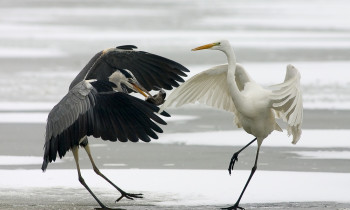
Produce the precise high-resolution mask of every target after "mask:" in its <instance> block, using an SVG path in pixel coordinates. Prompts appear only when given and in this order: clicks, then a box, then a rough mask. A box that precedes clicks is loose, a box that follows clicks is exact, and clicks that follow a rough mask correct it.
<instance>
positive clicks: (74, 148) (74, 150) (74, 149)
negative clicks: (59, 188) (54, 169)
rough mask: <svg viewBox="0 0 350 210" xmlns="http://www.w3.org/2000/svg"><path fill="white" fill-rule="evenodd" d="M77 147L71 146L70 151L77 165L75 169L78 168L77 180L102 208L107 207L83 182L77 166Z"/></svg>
mask: <svg viewBox="0 0 350 210" xmlns="http://www.w3.org/2000/svg"><path fill="white" fill-rule="evenodd" d="M78 149H79V147H78V146H74V147H73V148H72V152H73V156H74V160H75V163H76V165H77V170H78V178H79V182H80V183H81V184H82V185H83V186H84V187H85V188H86V189H87V190H88V191H89V193H90V194H91V195H92V197H94V198H95V200H96V201H97V203H98V204H100V206H101V207H102V208H103V209H107V207H106V206H105V205H103V203H102V202H101V201H100V200H99V199H98V198H97V197H96V195H95V194H94V193H93V192H92V191H91V190H90V188H89V186H88V185H87V184H86V183H85V181H84V179H83V177H82V176H81V173H80V166H79V152H78Z"/></svg>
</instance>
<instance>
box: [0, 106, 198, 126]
mask: <svg viewBox="0 0 350 210" xmlns="http://www.w3.org/2000/svg"><path fill="white" fill-rule="evenodd" d="M6 109H7V108H6ZM28 109H31V108H30V107H29V108H28ZM33 109H35V108H33ZM47 116H48V113H47V112H0V123H46V120H47ZM196 118H197V117H196V116H188V115H172V116H171V117H163V119H164V120H165V121H166V122H173V121H184V120H193V119H196Z"/></svg>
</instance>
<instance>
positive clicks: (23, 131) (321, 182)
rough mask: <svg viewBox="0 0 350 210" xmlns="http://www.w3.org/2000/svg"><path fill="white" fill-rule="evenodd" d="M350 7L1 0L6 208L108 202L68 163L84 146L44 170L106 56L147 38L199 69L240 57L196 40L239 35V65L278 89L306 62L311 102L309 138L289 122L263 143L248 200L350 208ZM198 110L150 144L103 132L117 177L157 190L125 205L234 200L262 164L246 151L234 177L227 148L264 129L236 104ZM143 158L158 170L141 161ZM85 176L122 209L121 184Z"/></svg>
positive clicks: (256, 0)
mask: <svg viewBox="0 0 350 210" xmlns="http://www.w3.org/2000/svg"><path fill="white" fill-rule="evenodd" d="M349 6H350V3H349V1H346V0H335V1H326V0H317V1H316V0H312V1H307V2H306V1H302V0H296V1H295V0H293V1H278V0H273V1H260V0H253V1H243V0H238V1H234V2H233V1H231V0H223V1H215V2H214V1H210V0H193V1H187V0H177V1H155V0H147V1H124V0H122V1H113V0H101V1H92V0H84V1H82V0H78V1H70V0H67V1H59V0H53V1H38V0H19V1H12V0H3V1H1V2H0V73H1V77H0V87H1V88H0V96H1V100H0V130H1V136H0V151H1V153H2V154H0V167H1V170H0V179H1V182H0V189H1V190H0V197H1V198H0V208H1V209H58V208H67V209H72V208H76V209H86V208H93V207H96V203H95V202H94V201H93V200H92V198H91V197H90V195H88V192H87V191H85V189H83V187H82V186H81V185H80V183H79V182H78V180H77V174H76V171H75V170H73V169H67V168H69V167H71V168H73V167H74V161H73V158H72V156H69V155H71V154H67V156H66V157H65V159H63V161H62V162H61V163H60V164H56V163H55V165H54V166H57V167H61V169H56V170H53V169H50V170H48V171H47V172H46V173H42V172H41V171H40V169H39V168H40V162H41V158H40V155H42V147H43V142H44V133H45V126H44V123H45V121H46V117H47V113H48V112H49V110H50V109H51V108H52V107H53V106H54V105H55V104H56V103H57V102H58V101H59V100H60V99H61V98H62V97H63V96H64V95H65V94H66V93H67V90H68V86H69V84H70V82H71V81H72V79H73V78H74V77H75V75H76V74H77V73H78V72H79V71H80V70H81V69H82V68H83V67H84V65H85V64H86V63H87V62H88V61H89V59H90V58H91V57H92V56H93V55H95V53H97V52H98V51H100V50H103V49H105V48H110V47H115V46H117V45H124V44H134V45H137V46H138V47H139V49H140V50H144V51H148V52H152V53H156V54H159V55H163V56H165V57H168V58H170V59H173V60H176V61H178V62H180V63H181V64H183V65H185V66H186V67H188V68H189V69H190V70H191V72H190V73H189V76H193V75H194V74H196V73H198V72H200V71H202V70H205V69H208V68H210V67H212V66H214V65H217V64H221V63H225V62H226V59H225V57H224V55H223V54H222V53H219V52H212V51H201V52H191V51H190V49H192V48H194V47H196V46H198V45H201V44H206V43H208V42H212V41H216V40H219V39H228V40H230V42H231V43H232V45H233V47H234V49H235V51H236V54H237V59H238V61H239V62H240V63H241V64H243V66H245V68H246V70H247V71H248V73H249V74H250V75H251V77H252V78H253V79H254V80H256V81H257V82H259V83H260V84H262V85H264V86H268V85H272V84H276V83H280V82H282V81H283V79H284V75H285V69H286V66H287V65H288V64H293V65H294V66H295V67H296V68H298V69H299V71H300V72H301V76H302V78H301V86H302V89H303V96H304V107H305V108H306V110H305V124H304V126H305V127H306V128H305V129H304V131H303V134H302V137H301V139H300V142H298V144H297V145H296V146H293V145H291V144H290V141H291V139H290V138H288V137H287V135H286V132H283V133H279V132H274V133H272V135H270V136H269V138H268V139H266V141H265V142H264V143H263V146H264V147H265V148H264V151H263V152H262V156H261V159H262V162H261V165H259V167H260V166H261V167H262V168H264V167H265V169H266V170H269V171H266V170H261V171H260V170H258V171H257V173H256V175H255V177H254V179H253V180H252V182H251V184H250V186H249V188H248V189H247V192H246V194H245V196H244V197H243V200H242V203H244V204H245V206H247V209H248V208H252V209H306V208H307V209H317V210H318V209H349V208H350V204H349V203H350V199H349V196H348V195H349V190H348V186H349V184H350V183H349V180H350V177H349V175H348V173H345V172H348V160H349V148H350V145H349V143H348V141H347V136H349V125H350V120H348V119H347V116H350V115H349V112H348V111H349V107H350V61H349V58H350V22H349V21H348V20H349V18H350V13H349V12H348V8H349ZM197 107H201V106H199V105H192V106H189V108H188V109H187V108H186V107H185V108H184V109H182V111H177V112H176V111H175V114H172V117H171V118H167V119H166V121H167V122H169V123H168V126H167V127H166V128H165V131H166V132H165V133H164V134H161V135H160V139H159V140H158V141H152V143H151V144H150V146H149V147H148V146H147V145H148V144H136V145H132V146H129V144H126V145H127V146H125V145H124V144H116V147H115V148H117V149H116V150H113V148H112V147H110V144H109V143H110V142H104V143H101V142H100V141H99V140H96V141H99V142H98V143H95V142H92V144H91V146H92V149H93V150H95V151H96V159H97V160H99V161H102V160H103V158H106V160H105V162H102V163H101V165H102V167H107V168H108V167H109V168H112V167H115V168H123V169H122V170H113V169H112V170H111V169H103V172H105V173H106V175H108V176H109V177H110V178H111V179H112V180H117V181H118V182H117V183H120V184H121V185H122V186H121V187H122V188H123V189H125V190H127V191H132V192H142V193H144V194H145V196H146V198H145V199H143V200H136V201H122V203H121V205H125V208H127V209H145V208H146V209H153V208H154V209H174V208H177V209H215V208H219V207H222V205H224V206H226V205H232V204H233V202H234V201H235V199H236V198H237V196H238V194H239V192H240V190H241V189H242V187H243V184H244V183H245V181H246V178H247V176H248V174H249V171H247V170H248V169H249V168H248V165H249V164H248V165H247V160H246V159H245V158H246V157H245V156H244V155H242V157H241V159H240V161H241V162H240V163H241V165H242V166H243V167H245V168H244V170H237V171H234V174H233V175H232V176H231V177H230V176H228V174H227V171H226V162H225V163H223V161H222V158H227V157H228V154H230V155H231V153H232V152H233V148H232V147H234V149H238V147H240V146H242V145H244V144H246V143H247V141H248V140H247V139H249V140H250V136H249V135H248V134H246V133H244V131H241V130H240V131H238V130H236V129H235V128H234V126H233V123H232V118H230V119H226V118H223V117H222V115H227V114H222V113H221V115H220V113H219V112H214V111H213V110H212V112H210V110H209V109H206V110H204V111H203V110H196V108H197ZM193 108H194V109H193ZM170 111H172V110H170ZM194 113H197V115H195V114H194ZM198 113H199V114H198ZM209 118H210V119H209ZM9 123H10V124H9ZM228 124H229V126H228ZM340 128H342V129H340ZM213 139H215V141H213ZM23 142H25V143H23ZM154 143H156V144H154ZM20 145H23V147H21V146H20ZM147 148H148V149H152V148H157V150H155V149H154V150H150V152H147V151H149V150H147ZM287 148H288V149H287ZM178 149H181V150H178ZM253 150H255V149H254V148H253ZM248 151H249V149H248ZM162 152H163V153H164V152H165V153H167V154H163V153H162ZM264 152H265V153H264ZM120 153H122V155H123V156H118V155H120ZM135 154H137V155H135ZM191 154H193V155H194V156H191ZM214 154H215V155H216V154H217V156H212V155H214ZM247 154H250V153H249V152H247ZM252 154H253V153H252ZM247 156H249V155H247ZM112 157H113V158H115V159H112ZM135 157H142V161H141V162H140V160H139V159H135ZM159 157H161V158H163V159H165V160H164V161H163V160H162V159H159ZM186 157H189V158H188V159H187V160H186V163H184V162H181V160H183V158H186ZM119 158H124V159H119ZM146 158H153V159H152V160H153V161H151V160H150V159H146ZM166 158H169V159H166ZM263 158H267V160H269V161H264V159H263ZM83 160H86V159H84V158H83ZM265 160H266V159H265ZM147 161H148V162H147ZM192 161H193V163H192ZM211 161H213V162H211ZM225 161H226V159H225ZM273 161H274V162H273ZM82 162H83V163H85V161H82ZM153 162H156V163H157V164H158V165H157V164H155V165H152V163H153ZM214 162H215V164H214ZM83 163H82V164H83ZM181 163H182V164H181ZM249 163H250V162H249ZM70 164H71V165H70ZM86 164H87V165H88V164H89V163H88V162H87V163H86ZM147 164H151V165H147ZM191 164H192V165H191ZM220 164H222V165H220ZM286 164H289V165H286ZM141 166H145V168H151V169H140V170H137V169H127V168H131V167H134V168H135V167H141ZM86 167H87V166H85V165H84V168H86ZM89 167H90V165H89ZM238 167H239V165H238ZM249 167H250V165H249ZM23 168H26V169H28V168H30V169H33V168H37V170H23ZM159 168H162V169H163V170H159ZM165 168H166V169H165ZM168 168H171V170H169V169H168ZM184 168H189V169H193V168H200V169H202V168H205V169H206V170H183V169H184ZM10 169H17V170H10ZM214 169H215V170H214ZM216 169H221V170H216ZM287 169H289V170H290V171H288V170H287ZM280 170H283V171H280ZM293 170H294V171H293ZM296 171H299V172H296ZM314 171H317V172H314ZM83 175H84V178H85V179H86V181H87V182H88V183H89V185H90V186H91V187H93V188H94V190H97V191H98V192H99V195H101V196H102V198H103V200H104V201H105V200H108V201H110V203H109V204H108V205H109V206H114V205H115V204H114V203H113V201H114V200H115V199H116V198H117V196H118V195H116V192H115V190H114V189H111V188H110V187H109V186H108V183H106V182H104V181H103V180H101V179H100V177H98V176H97V175H95V174H94V173H93V171H92V170H83ZM48 192H50V193H48ZM295 202H302V204H299V203H295ZM339 202H341V204H339ZM79 205H80V206H79ZM206 205H208V206H206Z"/></svg>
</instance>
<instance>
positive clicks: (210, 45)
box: [192, 43, 219, 51]
mask: <svg viewBox="0 0 350 210" xmlns="http://www.w3.org/2000/svg"><path fill="white" fill-rule="evenodd" d="M218 44H219V43H211V44H206V45H202V46H200V47H196V48H194V49H192V51H197V50H205V49H209V48H211V47H214V46H216V45H218Z"/></svg>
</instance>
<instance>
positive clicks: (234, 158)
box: [228, 138, 256, 175]
mask: <svg viewBox="0 0 350 210" xmlns="http://www.w3.org/2000/svg"><path fill="white" fill-rule="evenodd" d="M254 141H256V138H255V139H253V140H252V141H251V142H249V143H248V144H247V145H245V146H244V147H243V148H242V149H240V150H239V151H237V152H235V153H234V154H233V155H232V158H231V161H230V165H229V166H228V173H229V174H230V175H231V171H232V170H233V166H234V165H235V162H236V161H238V155H239V153H241V152H242V151H243V150H244V149H245V148H247V147H248V146H249V145H251V144H252V143H253V142H254Z"/></svg>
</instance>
